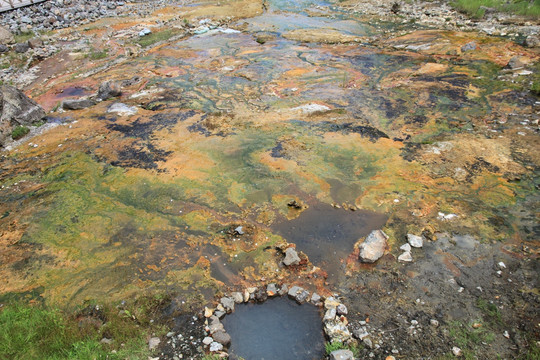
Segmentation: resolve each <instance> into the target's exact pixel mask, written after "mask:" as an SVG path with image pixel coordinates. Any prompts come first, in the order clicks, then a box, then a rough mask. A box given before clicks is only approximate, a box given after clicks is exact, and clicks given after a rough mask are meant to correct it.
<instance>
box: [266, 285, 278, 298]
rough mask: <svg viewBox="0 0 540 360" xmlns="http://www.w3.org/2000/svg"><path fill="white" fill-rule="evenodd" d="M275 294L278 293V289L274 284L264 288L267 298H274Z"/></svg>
mask: <svg viewBox="0 0 540 360" xmlns="http://www.w3.org/2000/svg"><path fill="white" fill-rule="evenodd" d="M277 293H278V288H277V286H276V284H268V286H266V294H267V295H268V296H276V295H277Z"/></svg>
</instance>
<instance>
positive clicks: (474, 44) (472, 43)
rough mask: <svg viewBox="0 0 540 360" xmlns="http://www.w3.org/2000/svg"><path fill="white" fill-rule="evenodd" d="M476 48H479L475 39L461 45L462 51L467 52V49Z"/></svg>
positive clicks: (472, 49)
mask: <svg viewBox="0 0 540 360" xmlns="http://www.w3.org/2000/svg"><path fill="white" fill-rule="evenodd" d="M476 48H477V45H476V43H475V42H474V41H471V42H469V43H467V44H465V45H463V46H462V47H461V51H462V52H466V51H474V50H476Z"/></svg>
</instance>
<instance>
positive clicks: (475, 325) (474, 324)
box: [472, 322, 482, 329]
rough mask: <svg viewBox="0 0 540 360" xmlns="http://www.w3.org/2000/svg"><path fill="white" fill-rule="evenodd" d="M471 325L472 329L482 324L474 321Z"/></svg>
mask: <svg viewBox="0 0 540 360" xmlns="http://www.w3.org/2000/svg"><path fill="white" fill-rule="evenodd" d="M472 327H473V329H479V328H481V327H482V324H480V323H477V322H475V323H473V324H472Z"/></svg>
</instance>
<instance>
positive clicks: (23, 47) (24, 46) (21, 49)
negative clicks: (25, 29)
mask: <svg viewBox="0 0 540 360" xmlns="http://www.w3.org/2000/svg"><path fill="white" fill-rule="evenodd" d="M29 49H30V45H28V43H27V42H24V43H18V44H15V52H16V53H19V54H22V53H25V52H27V51H28V50H29Z"/></svg>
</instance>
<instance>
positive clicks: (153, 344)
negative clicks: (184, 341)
mask: <svg viewBox="0 0 540 360" xmlns="http://www.w3.org/2000/svg"><path fill="white" fill-rule="evenodd" d="M160 342H161V340H160V339H159V338H158V337H153V338H151V339H150V340H148V349H149V350H154V349H156V348H157V347H158V345H159V343H160Z"/></svg>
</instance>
